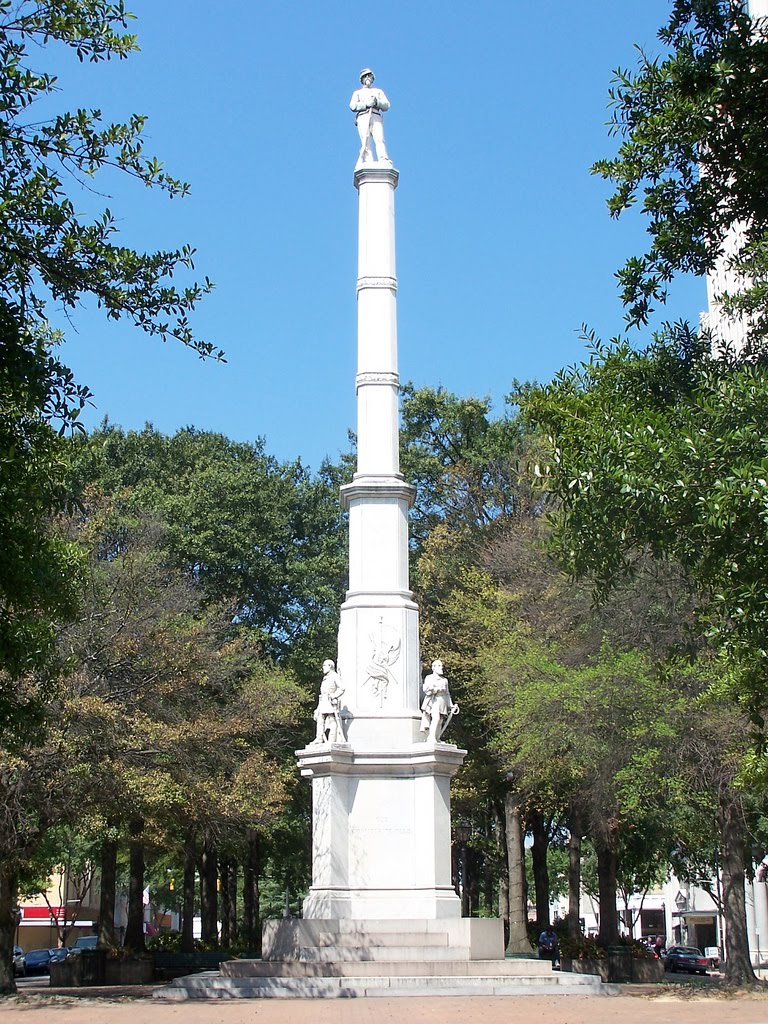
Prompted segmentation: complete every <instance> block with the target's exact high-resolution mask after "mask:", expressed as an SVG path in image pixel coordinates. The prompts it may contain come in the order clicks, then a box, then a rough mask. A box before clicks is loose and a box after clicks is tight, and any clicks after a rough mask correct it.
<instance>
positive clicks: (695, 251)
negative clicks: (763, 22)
mask: <svg viewBox="0 0 768 1024" xmlns="http://www.w3.org/2000/svg"><path fill="white" fill-rule="evenodd" d="M744 7H745V5H744V4H740V3H733V2H731V0H675V2H674V3H673V5H672V13H671V15H670V19H669V22H668V24H667V25H666V26H665V27H664V28H663V29H662V30H661V31H660V32H659V38H660V40H661V42H662V43H663V44H664V47H665V50H666V55H665V56H664V57H658V58H657V57H649V56H647V55H646V54H645V53H643V52H642V51H639V57H638V67H637V70H636V71H635V72H634V73H631V72H629V71H622V70H620V71H617V72H616V77H615V79H614V83H613V88H612V89H611V91H610V98H611V103H612V106H613V119H612V131H613V133H614V134H616V135H619V136H620V137H621V140H622V141H621V144H620V146H619V150H618V153H617V155H616V156H615V157H612V158H609V159H605V160H600V161H598V162H597V163H596V164H595V166H594V167H593V172H594V173H596V174H600V175H602V176H603V177H604V178H606V179H608V180H609V181H611V182H612V183H613V185H614V193H613V195H612V196H611V198H610V199H609V201H608V208H609V210H610V212H611V213H612V214H613V215H614V216H618V215H619V214H621V213H622V212H623V211H625V210H627V209H629V208H630V207H632V206H633V205H635V204H636V203H637V202H638V201H640V202H641V207H642V212H643V213H644V214H645V215H646V216H647V218H648V234H649V237H650V244H649V246H648V248H647V251H646V252H645V253H644V254H643V255H641V256H633V257H631V258H630V259H628V260H627V262H626V264H625V265H624V267H623V268H622V269H621V270H620V271H619V273H618V275H617V276H618V279H619V283H620V285H621V294H622V299H623V301H624V303H625V305H626V306H627V307H628V319H629V321H630V322H631V323H634V324H641V323H645V322H646V321H647V318H648V314H649V313H650V311H651V310H652V308H653V306H654V304H658V303H659V302H663V301H664V300H665V298H666V289H667V285H668V284H669V282H670V281H671V279H672V278H673V277H674V275H675V274H677V273H679V272H691V273H694V274H704V273H706V272H707V271H709V270H711V269H712V268H713V267H714V265H715V262H716V260H717V258H718V256H719V255H720V253H721V251H722V248H723V240H724V239H725V238H726V236H727V235H728V234H729V233H730V231H731V228H732V227H734V226H737V225H738V227H739V229H740V231H739V235H738V237H737V236H732V241H733V245H734V252H733V259H732V265H733V268H734V269H735V270H737V271H738V272H739V273H741V274H742V275H744V281H743V285H744V287H743V289H741V290H737V292H736V293H734V294H733V295H731V296H730V297H729V302H728V303H726V305H727V308H729V309H731V310H743V311H746V312H749V313H752V314H753V315H754V318H753V323H752V328H753V330H752V340H753V342H754V343H757V344H759V343H760V341H761V339H762V338H764V337H765V335H766V333H768V302H767V301H766V295H767V294H768V292H767V291H766V285H767V284H768V162H767V161H766V159H765V156H766V152H767V151H768V128H767V127H766V119H765V110H766V109H767V108H768V39H767V38H766V35H765V31H764V26H763V28H762V29H761V30H760V31H757V30H756V26H755V25H753V23H752V22H751V20H750V18H749V16H748V15H747V14H746V12H745V10H744Z"/></svg>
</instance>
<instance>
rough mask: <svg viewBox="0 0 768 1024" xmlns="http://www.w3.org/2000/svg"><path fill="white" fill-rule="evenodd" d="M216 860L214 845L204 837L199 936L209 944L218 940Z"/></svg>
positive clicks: (214, 943) (201, 861)
mask: <svg viewBox="0 0 768 1024" xmlns="http://www.w3.org/2000/svg"><path fill="white" fill-rule="evenodd" d="M217 860H218V858H217V856H216V847H215V846H214V845H213V843H212V841H211V840H210V839H208V838H206V839H205V840H204V841H203V852H202V854H201V856H200V937H201V939H202V940H203V942H208V943H210V944H211V945H216V944H217V943H218V941H219V923H218V917H219V906H218V896H217V892H216V882H217V878H218V872H217Z"/></svg>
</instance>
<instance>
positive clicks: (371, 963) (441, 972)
mask: <svg viewBox="0 0 768 1024" xmlns="http://www.w3.org/2000/svg"><path fill="white" fill-rule="evenodd" d="M384 971H386V973H387V975H389V976H391V977H398V976H405V977H407V976H412V977H449V978H455V977H487V976H492V975H499V976H503V977H547V978H551V977H552V973H553V972H552V965H551V964H550V962H549V960H528V959H512V960H429V959H427V958H426V956H423V957H421V958H419V959H414V960H403V961H399V962H397V961H386V960H368V961H365V960H360V959H358V960H356V961H350V960H339V959H336V960H326V961H306V960H286V961H284V962H282V963H278V962H275V961H269V960H227V961H224V962H223V963H222V965H221V974H222V977H227V978H274V977H280V978H354V977H358V978H360V977H363V978H364V977H371V976H376V975H381V974H382V973H384Z"/></svg>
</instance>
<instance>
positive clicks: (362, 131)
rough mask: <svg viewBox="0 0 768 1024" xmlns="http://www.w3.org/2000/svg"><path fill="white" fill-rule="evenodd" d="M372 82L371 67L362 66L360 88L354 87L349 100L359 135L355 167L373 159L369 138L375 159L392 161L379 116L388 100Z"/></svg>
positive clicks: (387, 106) (385, 161) (387, 108)
mask: <svg viewBox="0 0 768 1024" xmlns="http://www.w3.org/2000/svg"><path fill="white" fill-rule="evenodd" d="M373 82H374V75H373V72H372V71H371V69H370V68H363V70H362V71H361V72H360V84H361V86H362V88H361V89H356V90H355V91H354V92H353V93H352V99H351V100H350V101H349V109H350V110H354V112H355V124H356V125H357V131H358V134H359V136H360V155H359V156H358V158H357V163H356V164H355V167H361V166H362V165H363V164H367V163H371V161H372V160H373V153H372V151H371V138H373V141H374V143H375V144H376V161H377V162H378V163H385V164H387V165H388V166H389V167H391V166H392V161H391V160H390V159H389V157H388V156H387V147H386V146H385V145H384V120H383V118H382V116H381V115H382V114H383V113H384V111H385V110H389V100H388V99H387V97H386V96H385V95H384V93H383V92H382V90H381V89H374V88H373Z"/></svg>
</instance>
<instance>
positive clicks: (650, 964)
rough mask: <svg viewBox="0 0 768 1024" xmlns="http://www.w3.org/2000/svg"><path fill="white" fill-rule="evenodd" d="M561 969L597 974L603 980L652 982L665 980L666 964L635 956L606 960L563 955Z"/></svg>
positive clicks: (574, 972) (576, 972) (575, 972)
mask: <svg viewBox="0 0 768 1024" xmlns="http://www.w3.org/2000/svg"><path fill="white" fill-rule="evenodd" d="M561 969H562V970H563V971H570V972H571V973H572V974H597V975H598V976H599V977H600V979H601V980H602V981H612V982H614V981H633V982H636V983H639V984H646V985H647V984H652V983H656V982H660V981H663V979H664V965H663V964H662V962H661V961H660V960H650V959H649V960H645V959H643V960H640V959H636V958H635V957H624V956H622V957H618V956H616V957H611V956H609V957H608V958H607V959H605V960H571V959H570V958H569V957H563V960H562V964H561Z"/></svg>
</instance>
